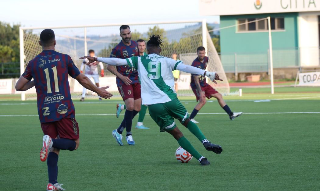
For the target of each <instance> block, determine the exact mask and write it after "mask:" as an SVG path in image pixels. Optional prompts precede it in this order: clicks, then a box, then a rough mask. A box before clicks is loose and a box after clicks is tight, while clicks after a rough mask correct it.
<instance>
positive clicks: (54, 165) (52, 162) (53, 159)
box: [47, 152, 59, 184]
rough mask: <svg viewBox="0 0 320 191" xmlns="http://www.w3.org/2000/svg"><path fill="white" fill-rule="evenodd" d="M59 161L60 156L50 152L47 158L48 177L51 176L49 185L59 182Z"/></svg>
mask: <svg viewBox="0 0 320 191" xmlns="http://www.w3.org/2000/svg"><path fill="white" fill-rule="evenodd" d="M58 159H59V156H58V155H57V154H56V153H54V152H50V153H49V154H48V158H47V165H48V176H49V183H51V184H55V183H57V182H58Z"/></svg>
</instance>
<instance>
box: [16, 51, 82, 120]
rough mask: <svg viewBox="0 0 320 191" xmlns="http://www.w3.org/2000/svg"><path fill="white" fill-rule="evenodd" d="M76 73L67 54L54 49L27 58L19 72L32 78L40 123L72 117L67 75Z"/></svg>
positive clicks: (77, 72)
mask: <svg viewBox="0 0 320 191" xmlns="http://www.w3.org/2000/svg"><path fill="white" fill-rule="evenodd" d="M79 74H80V71H79V69H78V68H77V67H76V66H75V65H74V63H73V61H72V59H71V57H70V56H69V55H66V54H61V53H59V52H56V51H54V50H44V51H42V52H41V53H40V54H39V55H37V56H36V57H35V58H34V59H33V60H31V61H30V62H29V64H28V66H27V68H26V70H25V72H24V73H23V74H22V76H23V77H24V78H26V79H27V80H29V81H30V80H31V79H32V78H33V79H34V82H35V88H36V90H37V105H38V114H39V119H40V122H41V123H47V122H53V121H59V120H61V119H62V118H74V117H75V108H74V105H73V102H72V99H71V94H70V86H69V81H68V75H70V76H71V77H73V78H76V77H77V76H78V75H79Z"/></svg>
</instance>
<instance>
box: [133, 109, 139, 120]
mask: <svg viewBox="0 0 320 191" xmlns="http://www.w3.org/2000/svg"><path fill="white" fill-rule="evenodd" d="M138 113H139V112H138V111H136V110H133V113H132V119H133V118H134V117H135V116H136V115H137V114H138Z"/></svg>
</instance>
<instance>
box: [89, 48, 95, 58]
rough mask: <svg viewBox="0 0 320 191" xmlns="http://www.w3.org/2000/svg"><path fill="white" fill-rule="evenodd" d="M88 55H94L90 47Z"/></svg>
mask: <svg viewBox="0 0 320 191" xmlns="http://www.w3.org/2000/svg"><path fill="white" fill-rule="evenodd" d="M89 56H91V57H94V50H92V49H90V50H89Z"/></svg>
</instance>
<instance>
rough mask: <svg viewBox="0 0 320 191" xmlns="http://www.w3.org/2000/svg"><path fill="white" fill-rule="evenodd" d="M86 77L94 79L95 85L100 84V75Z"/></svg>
mask: <svg viewBox="0 0 320 191" xmlns="http://www.w3.org/2000/svg"><path fill="white" fill-rule="evenodd" d="M86 76H87V77H88V78H89V79H90V78H93V80H94V83H96V84H97V83H99V75H98V74H95V75H90V74H86Z"/></svg>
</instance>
